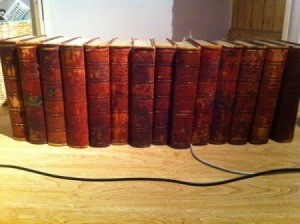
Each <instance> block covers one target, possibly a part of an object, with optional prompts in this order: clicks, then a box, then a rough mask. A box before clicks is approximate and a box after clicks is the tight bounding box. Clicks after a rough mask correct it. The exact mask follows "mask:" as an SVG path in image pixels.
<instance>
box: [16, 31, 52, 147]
mask: <svg viewBox="0 0 300 224" xmlns="http://www.w3.org/2000/svg"><path fill="white" fill-rule="evenodd" d="M46 40H50V38H48V37H46V36H41V37H37V38H33V39H29V40H27V41H22V42H20V43H18V46H17V53H18V62H19V69H20V77H21V84H22V90H23V99H24V105H25V113H26V121H27V128H28V141H29V142H30V143H33V144H46V143H47V131H46V121H45V112H44V104H43V95H42V86H41V78H40V71H39V61H38V60H39V58H38V45H40V44H41V43H42V42H44V41H46Z"/></svg>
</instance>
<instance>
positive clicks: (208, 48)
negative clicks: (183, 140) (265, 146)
mask: <svg viewBox="0 0 300 224" xmlns="http://www.w3.org/2000/svg"><path fill="white" fill-rule="evenodd" d="M188 41H189V42H191V43H193V44H197V45H198V46H200V47H201V57H200V66H199V74H198V87H197V98H196V105H195V116H194V124H193V135H192V143H193V145H206V144H208V142H209V137H210V129H211V124H212V119H213V111H214V102H215V95H216V89H217V81H218V74H219V67H220V60H221V51H222V46H221V45H220V44H217V43H214V42H209V41H206V40H196V39H188Z"/></svg>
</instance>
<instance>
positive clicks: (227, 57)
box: [209, 40, 243, 144]
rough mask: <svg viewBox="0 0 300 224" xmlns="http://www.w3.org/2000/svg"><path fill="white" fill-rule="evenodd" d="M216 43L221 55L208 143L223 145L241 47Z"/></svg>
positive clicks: (232, 101)
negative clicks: (220, 48)
mask: <svg viewBox="0 0 300 224" xmlns="http://www.w3.org/2000/svg"><path fill="white" fill-rule="evenodd" d="M216 43H218V44H221V45H222V53H221V62H220V68H219V75H218V82H217V90H216V96H215V102H214V113H213V122H212V125H211V131H210V139H209V142H210V143H212V144H225V143H227V142H228V137H229V131H230V123H231V117H232V110H233V104H234V99H235V91H236V84H237V80H238V77H239V70H240V64H241V60H242V53H243V47H242V46H241V45H237V44H234V43H230V42H228V41H224V40H218V41H216Z"/></svg>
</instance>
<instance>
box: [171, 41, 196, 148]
mask: <svg viewBox="0 0 300 224" xmlns="http://www.w3.org/2000/svg"><path fill="white" fill-rule="evenodd" d="M175 43H176V46H177V51H176V61H175V77H174V93H173V110H172V128H171V141H170V146H171V147H172V148H175V149H185V148H189V146H190V143H192V131H193V121H194V110H195V101H196V94H197V82H198V72H199V64H200V47H198V46H195V45H193V44H191V43H189V42H187V41H184V42H175Z"/></svg>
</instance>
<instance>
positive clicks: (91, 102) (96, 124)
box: [84, 38, 111, 147]
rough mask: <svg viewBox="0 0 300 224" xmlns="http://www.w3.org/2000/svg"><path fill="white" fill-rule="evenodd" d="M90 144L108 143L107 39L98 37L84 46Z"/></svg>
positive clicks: (108, 86)
mask: <svg viewBox="0 0 300 224" xmlns="http://www.w3.org/2000/svg"><path fill="white" fill-rule="evenodd" d="M84 52H85V67H86V88H87V101H88V120H89V141H90V146H93V147H105V146H109V145H110V139H111V138H110V76H109V41H106V40H102V39H99V38H96V39H93V40H91V41H89V42H88V43H87V44H86V45H85V48H84Z"/></svg>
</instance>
